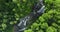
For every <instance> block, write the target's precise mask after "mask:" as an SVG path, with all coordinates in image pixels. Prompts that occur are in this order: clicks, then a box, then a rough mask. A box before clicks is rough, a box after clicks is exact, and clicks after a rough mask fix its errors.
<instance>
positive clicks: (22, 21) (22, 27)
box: [16, 0, 45, 32]
mask: <svg viewBox="0 0 60 32" xmlns="http://www.w3.org/2000/svg"><path fill="white" fill-rule="evenodd" d="M40 4H41V5H42V6H41V5H40ZM39 6H40V7H41V8H40V9H39V10H38V11H36V12H35V10H33V12H31V13H30V14H29V15H27V16H25V17H24V18H22V19H20V22H19V23H18V24H17V25H16V26H17V27H19V28H18V29H17V30H18V31H17V32H21V31H24V30H25V29H26V27H27V23H28V21H30V20H32V19H33V17H34V16H36V15H37V14H38V15H40V14H42V13H44V11H45V10H44V8H45V6H44V5H43V0H39V3H37V5H36V7H35V8H38V7H39ZM36 17H38V16H36ZM28 24H29V23H28Z"/></svg>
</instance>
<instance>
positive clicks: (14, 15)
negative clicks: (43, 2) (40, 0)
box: [0, 0, 37, 32]
mask: <svg viewBox="0 0 60 32" xmlns="http://www.w3.org/2000/svg"><path fill="white" fill-rule="evenodd" d="M35 3H37V1H36V0H0V32H5V31H6V32H7V30H9V29H8V28H9V27H13V26H14V24H16V23H17V22H18V20H20V18H22V17H24V16H26V15H28V14H29V13H30V12H31V11H32V6H34V5H35ZM10 30H12V28H11V29H10Z"/></svg>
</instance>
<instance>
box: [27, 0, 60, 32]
mask: <svg viewBox="0 0 60 32" xmlns="http://www.w3.org/2000/svg"><path fill="white" fill-rule="evenodd" d="M44 4H45V6H46V7H45V13H43V14H42V16H40V17H39V18H38V19H37V20H36V21H35V22H34V23H37V24H38V25H37V24H35V26H34V25H33V24H34V23H33V24H32V25H31V26H34V27H35V28H38V29H37V30H36V29H34V28H31V27H29V28H27V30H28V29H31V30H33V31H34V32H60V0H44ZM36 25H37V27H36Z"/></svg>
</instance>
